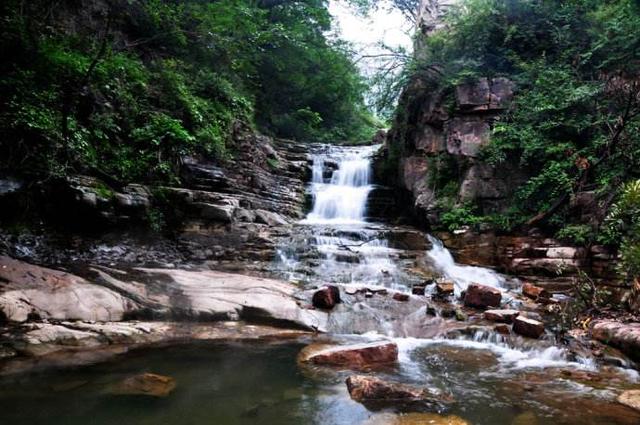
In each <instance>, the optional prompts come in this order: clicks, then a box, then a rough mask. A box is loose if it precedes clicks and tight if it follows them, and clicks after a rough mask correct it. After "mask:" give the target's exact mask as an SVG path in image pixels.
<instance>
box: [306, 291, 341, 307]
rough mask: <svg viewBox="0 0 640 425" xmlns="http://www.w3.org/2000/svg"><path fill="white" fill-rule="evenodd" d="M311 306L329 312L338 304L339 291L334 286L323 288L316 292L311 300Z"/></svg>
mask: <svg viewBox="0 0 640 425" xmlns="http://www.w3.org/2000/svg"><path fill="white" fill-rule="evenodd" d="M311 302H312V303H313V306H314V307H316V308H321V309H323V310H331V309H333V308H334V307H335V306H336V304H338V303H340V289H339V288H338V287H337V286H334V285H328V286H326V287H325V288H322V289H320V290H319V291H316V292H315V293H314V294H313V298H312V300H311Z"/></svg>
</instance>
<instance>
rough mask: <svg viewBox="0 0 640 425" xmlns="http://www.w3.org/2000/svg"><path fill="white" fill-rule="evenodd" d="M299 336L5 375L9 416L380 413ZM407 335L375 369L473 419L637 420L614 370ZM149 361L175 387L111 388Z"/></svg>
mask: <svg viewBox="0 0 640 425" xmlns="http://www.w3.org/2000/svg"><path fill="white" fill-rule="evenodd" d="M303 345H304V344H302V343H291V342H289V343H283V344H265V343H261V344H257V343H251V344H191V345H185V346H175V347H164V348H157V349H153V350H144V351H136V352H132V353H129V354H127V355H125V356H123V357H120V358H118V359H116V360H115V361H112V362H109V363H102V364H99V365H93V366H89V367H83V368H76V369H62V370H48V371H46V372H40V373H31V374H26V375H19V376H7V377H0V412H2V416H1V417H2V423H3V424H12V425H22V424H24V425H40V424H65V425H75V424H83V425H86V424H95V425H103V424H104V425H107V424H127V425H139V424H140V425H142V424H154V425H164V424H166V425H177V424H180V425H190V424H193V425H195V424H219V425H235V424H238V425H240V424H274V425H279V424H322V425H329V424H345V425H347V424H348V425H354V424H361V423H366V421H367V420H369V419H370V418H371V417H374V416H375V415H377V414H379V412H369V411H368V410H367V409H365V408H364V407H363V406H362V405H360V404H359V403H356V402H354V401H352V400H351V399H350V398H349V396H348V393H347V391H346V385H345V384H344V379H345V377H346V376H348V374H350V373H352V372H348V371H339V370H334V369H313V368H307V367H300V366H298V365H297V364H296V356H297V354H298V352H299V350H300V349H301V348H302V347H303ZM400 346H401V359H404V360H405V361H402V362H401V363H400V365H399V366H397V367H392V368H387V369H385V370H381V371H377V372H376V375H377V376H381V377H383V378H385V379H395V380H398V381H403V382H407V383H412V384H415V385H421V386H426V387H429V388H432V389H434V390H437V391H443V392H447V393H450V394H452V395H453V397H454V398H455V399H456V400H457V402H456V403H455V404H454V405H453V406H452V408H451V410H450V411H448V412H446V413H447V414H455V415H458V416H460V417H462V418H464V419H465V420H467V421H468V422H469V423H470V424H477V425H503V424H504V425H512V424H540V425H543V424H561V425H562V424H567V425H568V424H581V425H605V424H611V425H631V424H638V423H640V415H639V414H637V413H634V411H632V410H630V409H628V408H625V407H624V406H621V405H618V404H616V403H615V402H613V401H612V397H613V391H612V389H611V388H613V387H615V386H616V385H623V382H624V381H623V380H619V379H620V378H619V377H618V375H611V376H607V377H606V381H605V383H604V385H603V386H600V387H598V388H592V387H588V386H584V385H583V384H579V383H576V382H572V381H570V380H567V379H566V378H565V377H563V376H562V375H561V374H558V373H556V372H550V371H554V370H556V369H545V370H541V369H535V368H527V367H523V368H517V369H504V368H503V367H502V366H500V362H499V361H498V360H497V356H496V354H495V353H493V352H492V351H491V350H484V349H481V350H477V349H471V350H470V349H468V348H466V347H459V346H456V345H451V344H441V343H431V344H429V345H427V346H423V345H422V344H418V343H416V342H415V341H411V340H404V343H401V345H400ZM409 360H410V361H409ZM556 371H557V370H556ZM143 372H153V373H159V374H163V375H168V376H171V377H173V378H174V379H175V380H176V382H177V387H176V389H175V391H174V392H173V393H172V394H170V395H169V396H168V397H166V398H161V399H152V398H148V397H143V396H118V395H112V394H110V393H109V388H110V387H111V386H112V385H114V384H115V383H117V382H119V381H121V380H122V379H124V378H126V377H128V376H130V375H132V374H138V373H143ZM532 387H533V389H532ZM524 419H527V420H528V422H523V420H524Z"/></svg>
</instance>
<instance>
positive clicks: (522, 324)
mask: <svg viewBox="0 0 640 425" xmlns="http://www.w3.org/2000/svg"><path fill="white" fill-rule="evenodd" d="M513 331H514V332H515V333H517V334H520V335H522V336H527V337H529V338H540V336H541V335H542V334H543V333H544V323H542V322H538V321H537V320H533V319H528V318H526V317H523V316H518V317H516V318H515V319H514V320H513Z"/></svg>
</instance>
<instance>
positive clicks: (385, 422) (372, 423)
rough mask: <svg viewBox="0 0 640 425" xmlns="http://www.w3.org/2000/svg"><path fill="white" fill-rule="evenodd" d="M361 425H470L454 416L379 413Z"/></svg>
mask: <svg viewBox="0 0 640 425" xmlns="http://www.w3.org/2000/svg"><path fill="white" fill-rule="evenodd" d="M362 425H471V424H470V423H469V422H467V421H466V420H464V419H462V418H461V417H459V416H454V415H448V416H443V415H438V414H437V413H417V412H413V413H403V414H395V413H380V414H377V415H373V416H371V417H370V418H369V419H367V420H366V421H365V422H363V423H362Z"/></svg>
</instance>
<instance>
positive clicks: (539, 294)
mask: <svg viewBox="0 0 640 425" xmlns="http://www.w3.org/2000/svg"><path fill="white" fill-rule="evenodd" d="M522 295H524V296H525V297H528V298H531V299H533V300H538V299H540V300H543V299H545V300H548V299H549V298H551V293H550V292H549V291H547V290H546V289H544V288H541V287H539V286H535V285H533V284H531V283H529V282H525V283H524V284H523V285H522Z"/></svg>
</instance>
